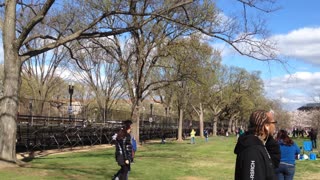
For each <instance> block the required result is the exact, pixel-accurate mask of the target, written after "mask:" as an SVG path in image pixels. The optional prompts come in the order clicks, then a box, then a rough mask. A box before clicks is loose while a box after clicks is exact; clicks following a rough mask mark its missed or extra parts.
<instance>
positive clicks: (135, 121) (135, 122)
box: [131, 103, 140, 143]
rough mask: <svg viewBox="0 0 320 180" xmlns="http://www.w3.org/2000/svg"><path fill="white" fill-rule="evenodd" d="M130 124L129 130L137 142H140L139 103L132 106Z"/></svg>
mask: <svg viewBox="0 0 320 180" xmlns="http://www.w3.org/2000/svg"><path fill="white" fill-rule="evenodd" d="M131 119H132V125H131V129H132V130H131V132H132V135H133V136H134V138H135V139H136V141H137V142H138V143H139V142H140V133H139V132H140V129H139V126H140V103H138V105H136V106H135V107H133V112H132V117H131Z"/></svg>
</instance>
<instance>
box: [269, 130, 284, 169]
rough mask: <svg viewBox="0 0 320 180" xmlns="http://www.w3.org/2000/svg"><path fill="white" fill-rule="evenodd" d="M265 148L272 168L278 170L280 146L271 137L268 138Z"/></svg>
mask: <svg viewBox="0 0 320 180" xmlns="http://www.w3.org/2000/svg"><path fill="white" fill-rule="evenodd" d="M266 148H267V150H268V152H269V154H270V157H271V160H272V164H273V166H274V168H278V167H279V164H280V159H281V152H280V144H279V143H278V142H277V141H276V140H275V139H274V138H273V137H272V136H269V138H268V140H267V142H266Z"/></svg>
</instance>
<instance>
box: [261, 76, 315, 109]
mask: <svg viewBox="0 0 320 180" xmlns="http://www.w3.org/2000/svg"><path fill="white" fill-rule="evenodd" d="M264 83H265V91H266V93H267V96H268V97H270V98H272V99H276V100H279V101H280V102H281V103H282V104H283V105H285V106H286V109H288V110H295V109H297V108H299V107H300V106H302V105H305V104H307V103H315V102H316V100H317V99H319V95H320V93H318V92H319V90H320V72H314V73H312V72H296V73H294V74H291V75H284V76H282V77H275V78H272V79H269V80H266V81H265V82H264Z"/></svg>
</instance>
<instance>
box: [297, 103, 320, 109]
mask: <svg viewBox="0 0 320 180" xmlns="http://www.w3.org/2000/svg"><path fill="white" fill-rule="evenodd" d="M298 110H299V111H310V110H320V103H308V104H306V105H304V106H301V107H299V108H298Z"/></svg>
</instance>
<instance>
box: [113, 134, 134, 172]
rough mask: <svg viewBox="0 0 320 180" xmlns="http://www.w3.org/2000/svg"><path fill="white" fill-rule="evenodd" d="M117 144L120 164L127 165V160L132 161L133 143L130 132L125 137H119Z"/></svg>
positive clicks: (117, 155) (117, 157)
mask: <svg viewBox="0 0 320 180" xmlns="http://www.w3.org/2000/svg"><path fill="white" fill-rule="evenodd" d="M115 146H116V152H115V156H116V157H115V158H116V161H117V162H118V164H119V165H120V166H123V165H126V164H125V161H126V160H129V162H132V144H131V136H130V134H128V135H127V136H126V137H125V138H123V139H117V140H116V143H115Z"/></svg>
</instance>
